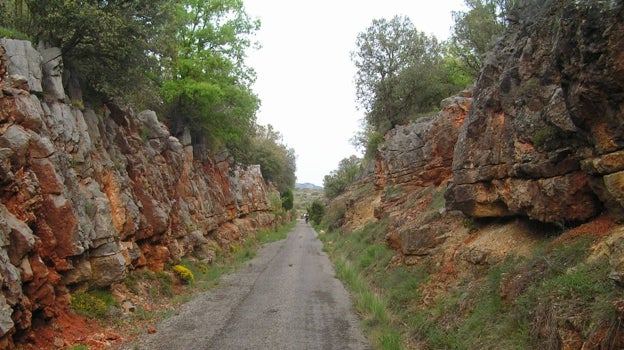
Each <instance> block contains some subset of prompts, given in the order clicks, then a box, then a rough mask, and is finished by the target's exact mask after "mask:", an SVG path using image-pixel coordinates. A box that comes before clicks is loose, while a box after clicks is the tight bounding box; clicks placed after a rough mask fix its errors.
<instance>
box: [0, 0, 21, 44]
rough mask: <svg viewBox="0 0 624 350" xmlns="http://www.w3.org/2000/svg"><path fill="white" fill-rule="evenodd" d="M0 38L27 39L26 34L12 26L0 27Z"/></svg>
mask: <svg viewBox="0 0 624 350" xmlns="http://www.w3.org/2000/svg"><path fill="white" fill-rule="evenodd" d="M0 6H1V5H0ZM0 38H9V39H21V40H28V36H27V35H26V34H24V33H21V32H19V31H17V30H15V29H13V28H5V27H0Z"/></svg>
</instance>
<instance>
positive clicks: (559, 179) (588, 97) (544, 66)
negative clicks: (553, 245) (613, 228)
mask: <svg viewBox="0 0 624 350" xmlns="http://www.w3.org/2000/svg"><path fill="white" fill-rule="evenodd" d="M548 6H552V8H550V9H548V10H547V11H537V12H536V11H535V9H533V8H529V7H526V8H522V7H519V8H520V11H528V12H531V11H533V12H531V14H530V15H527V14H526V13H525V14H522V15H520V16H518V18H529V17H530V18H531V20H530V21H518V22H517V23H516V22H512V23H511V26H510V29H509V30H508V31H507V32H506V33H505V35H504V36H503V37H502V39H501V40H500V41H499V42H498V43H497V44H496V47H495V48H494V49H493V50H492V51H491V53H490V54H489V55H488V56H487V59H486V60H485V62H484V67H483V69H482V71H481V74H480V77H479V80H478V81H477V83H476V87H475V90H474V102H473V105H472V108H471V110H470V112H469V113H468V117H467V118H466V121H465V124H464V126H463V128H462V130H461V133H460V135H459V138H458V142H457V146H456V147H455V157H454V161H453V184H452V185H451V186H450V187H449V189H448V192H447V196H446V200H447V207H448V208H449V209H458V210H461V211H463V212H464V213H465V214H467V215H470V216H474V217H498V216H527V217H530V218H532V219H536V220H540V221H544V222H552V223H564V222H579V221H580V222H583V221H587V220H589V219H591V218H592V217H594V216H596V215H597V214H598V213H600V212H601V210H602V209H603V205H604V204H603V203H609V204H608V205H607V206H608V207H611V208H614V209H618V210H612V212H613V214H615V215H622V214H621V213H620V212H621V211H622V210H621V206H622V203H621V201H620V200H619V198H624V197H622V190H621V186H617V185H615V186H614V185H613V183H612V182H610V181H609V180H610V179H612V178H614V175H611V174H613V173H614V172H616V171H620V170H622V168H623V167H624V163H623V162H622V160H623V157H622V154H621V153H622V149H623V148H624V129H622V128H621V125H622V123H623V122H624V114H623V111H624V108H623V106H624V97H623V96H624V93H623V92H624V84H622V80H618V79H616V78H615V77H622V76H623V74H622V72H623V71H624V64H623V63H622V60H621V59H620V58H621V57H622V56H623V55H624V46H622V45H621V43H622V42H624V24H623V22H622V21H621V18H620V17H619V16H620V14H618V11H614V10H612V9H609V8H608V7H609V6H610V5H608V4H602V5H601V6H595V7H588V6H587V7H585V6H576V5H574V4H573V3H570V4H568V5H566V6H564V7H558V6H559V5H558V4H554V3H553V4H551V5H548ZM594 17H596V18H600V20H583V21H579V20H578V18H594ZM554 18H557V19H556V21H557V25H556V26H555V25H554V23H552V21H555V19H554ZM553 28H556V30H553ZM590 57H592V59H589V58H590ZM581 62H582V63H581ZM590 175H591V176H590ZM602 179H604V183H603V182H602V181H601V180H602ZM618 203H619V204H618ZM618 205H619V207H620V208H615V207H617V206H618ZM622 218H624V216H622Z"/></svg>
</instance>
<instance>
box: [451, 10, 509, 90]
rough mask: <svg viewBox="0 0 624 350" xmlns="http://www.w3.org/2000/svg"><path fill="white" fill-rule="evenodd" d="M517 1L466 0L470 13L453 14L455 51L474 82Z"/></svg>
mask: <svg viewBox="0 0 624 350" xmlns="http://www.w3.org/2000/svg"><path fill="white" fill-rule="evenodd" d="M513 3H514V0H465V4H466V7H467V8H468V11H453V19H454V21H455V25H454V30H453V36H452V39H451V40H452V41H451V42H452V45H451V52H452V54H453V55H454V56H456V57H457V58H458V59H459V61H460V62H461V64H462V66H463V67H464V68H465V70H466V72H467V73H468V74H469V75H470V76H471V77H472V78H473V79H474V78H476V77H477V74H478V73H479V69H481V63H482V59H483V56H484V55H485V53H486V52H487V50H488V49H489V48H490V45H491V43H492V40H493V39H494V38H495V37H496V36H497V35H500V34H501V33H502V31H503V30H504V29H505V27H506V23H505V18H506V15H507V13H508V12H509V10H510V8H511V6H512V5H513Z"/></svg>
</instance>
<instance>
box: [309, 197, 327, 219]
mask: <svg viewBox="0 0 624 350" xmlns="http://www.w3.org/2000/svg"><path fill="white" fill-rule="evenodd" d="M307 211H308V215H310V220H311V221H312V223H313V224H315V225H318V224H320V223H321V220H322V219H323V215H325V205H324V204H323V202H321V201H320V200H318V199H315V200H314V201H312V203H310V206H308V208H307Z"/></svg>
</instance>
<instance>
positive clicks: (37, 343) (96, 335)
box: [17, 311, 121, 350]
mask: <svg viewBox="0 0 624 350" xmlns="http://www.w3.org/2000/svg"><path fill="white" fill-rule="evenodd" d="M120 341H121V337H120V336H119V335H117V334H115V333H113V332H111V331H103V330H102V329H101V328H100V326H99V325H98V324H97V323H96V322H95V321H93V320H89V319H87V318H85V317H82V316H79V315H76V314H75V313H73V312H71V311H66V312H61V313H60V314H59V315H58V317H56V318H55V319H54V320H53V321H50V322H46V323H43V322H42V323H41V324H33V327H32V329H31V331H30V332H29V333H28V334H26V335H24V336H23V337H22V338H21V339H20V340H19V343H18V344H17V345H18V346H19V347H20V348H21V349H24V350H30V349H32V350H34V349H37V350H48V349H50V350H51V349H66V348H68V347H70V346H72V345H76V344H82V345H87V346H88V347H89V349H91V350H99V349H105V348H110V346H111V345H113V344H114V343H116V342H120Z"/></svg>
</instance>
